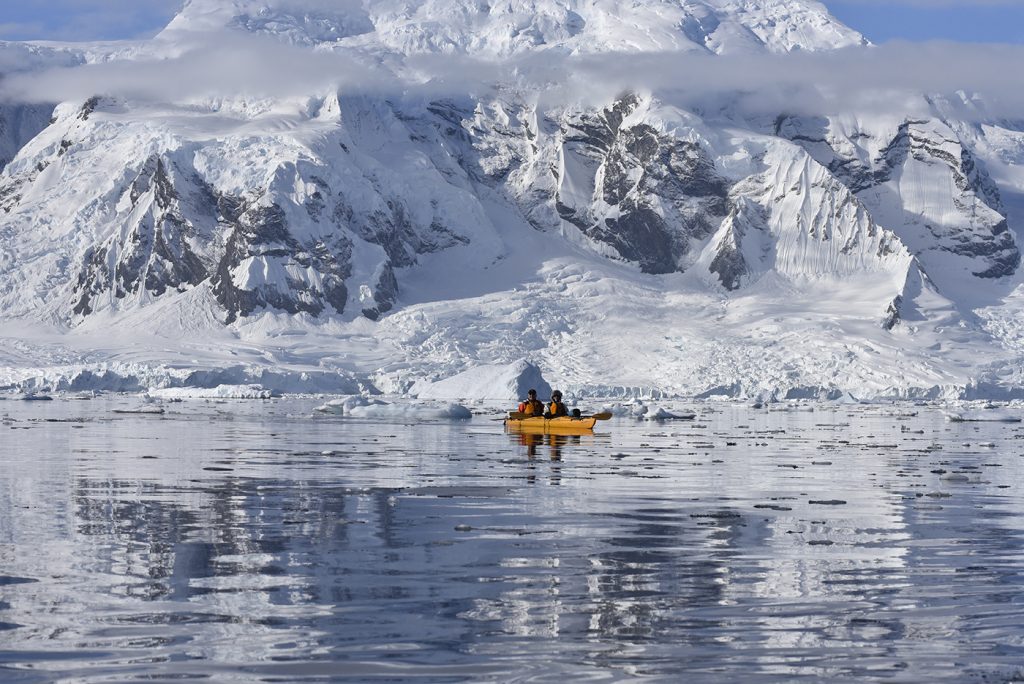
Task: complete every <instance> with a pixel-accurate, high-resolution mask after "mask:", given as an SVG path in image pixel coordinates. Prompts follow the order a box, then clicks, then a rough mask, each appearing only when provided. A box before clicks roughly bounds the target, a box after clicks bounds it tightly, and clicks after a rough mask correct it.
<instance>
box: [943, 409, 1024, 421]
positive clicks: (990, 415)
mask: <svg viewBox="0 0 1024 684" xmlns="http://www.w3.org/2000/svg"><path fill="white" fill-rule="evenodd" d="M946 420H948V421H949V422H951V423H1019V422H1021V420H1022V418H1021V416H1019V415H1017V414H1013V413H1010V412H1009V411H998V410H992V409H980V410H976V411H947V412H946Z"/></svg>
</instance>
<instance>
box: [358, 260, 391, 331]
mask: <svg viewBox="0 0 1024 684" xmlns="http://www.w3.org/2000/svg"><path fill="white" fill-rule="evenodd" d="M397 298H398V279H397V278H395V271H394V269H393V268H391V265H390V264H384V265H383V266H381V267H380V268H379V269H377V273H376V277H375V278H374V287H373V301H374V303H375V306H368V307H365V308H364V309H363V315H364V316H366V317H367V318H369V319H370V320H371V321H376V320H378V319H379V318H380V317H381V316H383V315H384V314H386V313H387V312H388V311H391V309H392V308H393V307H394V305H395V300H396V299H397Z"/></svg>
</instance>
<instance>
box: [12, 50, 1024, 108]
mask: <svg viewBox="0 0 1024 684" xmlns="http://www.w3.org/2000/svg"><path fill="white" fill-rule="evenodd" d="M5 59H6V67H7V68H6V69H5V70H6V71H8V76H7V77H6V78H5V79H4V80H2V81H0V98H3V99H8V100H21V101H31V102H41V101H42V102H58V101H68V100H70V101H74V100H84V99H87V98H88V97H91V96H92V95H96V94H103V95H111V96H117V97H123V98H127V99H131V100H141V101H148V102H161V103H169V102H180V101H185V100H192V99H197V98H205V97H209V96H227V95H232V94H245V95H253V96H271V97H273V96H278V97H286V96H293V95H313V94H320V93H322V92H324V91H325V90H327V89H334V88H337V89H340V90H341V91H343V92H347V93H376V94H384V95H388V96H393V97H401V96H407V95H412V96H416V97H419V96H422V97H441V96H457V95H463V94H478V93H481V92H486V91H489V90H490V89H491V88H492V87H493V86H494V84H496V83H511V84H518V85H521V86H522V87H524V88H528V89H531V90H537V91H539V92H541V93H542V94H543V95H544V97H546V98H547V99H548V100H549V101H559V100H560V101H564V102H585V103H593V104H601V103H605V102H607V101H608V100H609V99H610V98H612V97H614V96H615V95H617V94H619V93H621V92H622V91H624V90H637V91H650V92H654V93H657V94H658V95H659V96H661V97H663V98H664V99H666V100H670V101H672V102H676V103H679V104H680V105H682V106H687V107H699V108H702V109H705V110H707V109H709V108H713V107H715V106H717V105H719V104H721V103H724V102H729V103H730V104H731V105H732V106H734V107H739V108H741V109H743V110H746V111H748V112H751V113H763V114H777V113H779V112H782V111H788V112H803V113H809V114H836V113H843V112H846V111H851V110H856V111H865V110H891V111H893V112H902V113H912V112H908V111H907V108H908V107H912V106H914V103H921V102H922V98H921V95H923V94H941V95H952V94H954V93H956V92H957V91H965V92H967V93H969V94H970V95H977V96H979V97H981V98H982V99H984V100H985V102H986V104H987V106H988V110H989V112H990V113H992V114H994V115H999V116H1015V117H1021V116H1024V70H1021V69H1019V68H1017V65H1020V64H1024V46H1009V45H966V44H958V43H924V44H922V43H913V44H911V43H890V44H886V45H883V46H878V47H872V48H854V49H847V50H839V51H834V52H825V53H796V54H788V55H764V54H759V55H752V56H733V57H728V56H710V55H701V54H693V53H686V54H683V53H657V54H633V55H626V54H613V55H607V54H606V55H591V56H565V55H558V54H552V53H547V52H544V53H540V54H534V55H530V56H526V57H523V58H518V59H512V60H504V61H486V60H473V59H469V58H466V57H452V56H448V57H445V56H419V57H411V58H408V60H407V61H406V62H405V63H402V64H400V65H399V66H398V67H397V68H396V70H397V72H398V73H399V74H400V75H396V73H395V71H392V70H391V69H389V68H385V67H384V66H381V65H380V64H379V63H378V62H377V61H375V60H374V58H371V57H369V56H368V55H367V54H365V53H360V52H356V51H336V52H325V51H313V50H310V49H305V48H301V47H296V46H291V45H286V44H283V43H281V42H279V41H277V40H274V39H272V38H269V37H259V36H251V35H248V36H247V35H242V34H237V33H224V34H219V35H217V36H216V38H215V39H207V40H205V41H204V42H203V43H202V44H196V45H193V46H192V47H191V48H188V49H185V50H184V51H183V52H182V53H181V54H180V55H179V56H177V57H174V58H168V59H148V60H138V61H114V62H106V63H100V64H93V65H87V66H77V67H68V66H63V67H56V68H45V69H41V70H40V69H36V70H33V71H32V72H29V73H25V72H22V73H16V72H15V73H11V72H12V71H14V70H13V69H12V68H11V67H12V66H14V65H13V64H12V63H11V59H12V58H11V57H10V55H8V56H6V58H5V55H4V53H3V51H0V65H3V64H4V63H5V62H4V60H5Z"/></svg>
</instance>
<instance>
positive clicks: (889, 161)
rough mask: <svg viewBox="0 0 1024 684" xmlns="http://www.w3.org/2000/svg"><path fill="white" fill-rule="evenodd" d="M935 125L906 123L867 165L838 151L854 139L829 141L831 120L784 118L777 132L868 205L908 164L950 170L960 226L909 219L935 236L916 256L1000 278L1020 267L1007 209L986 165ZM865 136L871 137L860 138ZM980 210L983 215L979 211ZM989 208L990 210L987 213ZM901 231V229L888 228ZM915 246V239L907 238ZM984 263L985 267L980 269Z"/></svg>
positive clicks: (926, 122)
mask: <svg viewBox="0 0 1024 684" xmlns="http://www.w3.org/2000/svg"><path fill="white" fill-rule="evenodd" d="M932 123H933V122H930V121H926V120H908V121H905V122H904V123H903V124H902V125H901V126H900V127H899V129H898V131H897V133H896V135H895V137H894V138H893V139H892V140H891V141H889V142H888V143H887V144H886V145H885V146H884V147H883V148H882V150H881V152H880V153H879V154H878V155H877V157H876V158H875V159H873V160H871V161H870V162H869V163H865V162H864V161H862V160H861V159H858V158H855V157H849V156H843V154H841V153H840V152H838V151H837V149H836V148H837V147H841V146H843V143H844V142H845V143H846V146H848V145H849V143H851V142H857V140H856V139H854V140H849V141H843V140H839V139H834V138H832V137H831V133H830V131H829V129H828V127H829V122H828V120H827V119H803V118H799V117H787V116H783V117H780V118H779V119H778V120H776V122H775V133H776V134H777V135H780V136H783V137H786V138H789V139H790V140H793V141H794V142H796V143H798V144H800V145H801V146H802V147H804V149H806V150H807V151H808V153H810V154H811V156H813V157H814V158H815V159H816V160H817V161H819V162H820V163H822V164H823V165H825V166H826V167H827V168H828V169H829V171H830V172H832V174H833V175H834V176H835V177H836V178H837V179H839V180H840V181H841V182H842V183H843V184H844V185H846V186H847V187H849V188H850V189H851V190H852V191H853V192H854V193H856V194H857V195H858V197H859V198H860V199H861V200H862V201H864V202H865V203H866V204H867V205H868V206H869V207H871V206H872V196H873V192H874V191H875V190H876V188H879V187H880V186H883V185H885V184H886V183H889V182H890V181H892V180H893V179H894V178H896V177H897V176H896V174H897V173H898V172H899V171H901V170H902V169H904V168H905V167H906V166H907V165H908V163H911V162H915V163H920V164H926V165H935V164H941V165H943V166H945V167H947V168H948V169H949V172H950V174H951V177H952V180H953V183H954V185H955V187H956V189H957V191H958V192H959V193H960V194H959V195H958V196H955V197H954V198H953V199H954V204H955V205H956V207H957V209H958V210H959V211H960V213H961V214H962V216H963V219H962V222H961V226H958V227H950V226H943V225H936V224H937V222H935V221H929V220H927V218H926V217H925V219H924V220H923V221H922V220H921V218H920V217H918V216H908V217H907V221H908V223H911V224H918V223H921V224H922V225H923V226H924V227H925V229H926V230H927V231H928V232H929V233H930V234H931V236H932V238H934V239H931V240H929V241H928V242H927V244H922V245H917V247H916V250H915V251H916V252H918V253H921V252H923V251H926V250H932V249H934V250H941V251H944V252H949V253H952V254H956V255H958V256H962V257H967V258H970V259H972V260H973V263H974V266H972V273H973V274H974V275H975V276H977V277H979V278H1001V277H1004V276H1008V275H1012V274H1013V273H1015V272H1016V271H1017V268H1018V267H1019V266H1020V262H1021V254H1020V249H1019V247H1018V246H1017V244H1016V241H1015V240H1014V238H1013V235H1012V233H1011V232H1010V231H1009V230H1008V226H1007V222H1006V218H1005V214H1004V212H1005V208H1004V206H1003V202H1002V198H1001V196H1000V193H999V188H998V187H997V186H996V184H995V182H994V181H993V180H992V178H991V177H990V176H989V174H988V172H987V171H986V170H985V168H984V166H983V164H981V162H980V161H978V159H977V158H976V157H975V155H974V154H973V153H972V152H971V151H970V149H969V148H968V147H967V146H966V145H964V144H963V143H962V142H961V141H960V140H959V139H956V137H955V134H954V133H953V131H951V130H948V131H946V132H945V133H940V132H939V131H937V130H935V127H934V126H933V125H932ZM862 137H867V136H866V134H862ZM978 207H981V208H983V211H978ZM989 210H991V211H989ZM886 227H889V228H892V229H894V230H896V231H897V233H900V232H902V231H901V227H900V226H898V225H897V226H886ZM908 242H910V243H911V244H913V242H914V241H913V240H908ZM979 261H980V263H981V264H982V266H981V268H978V267H977V263H978V262H979Z"/></svg>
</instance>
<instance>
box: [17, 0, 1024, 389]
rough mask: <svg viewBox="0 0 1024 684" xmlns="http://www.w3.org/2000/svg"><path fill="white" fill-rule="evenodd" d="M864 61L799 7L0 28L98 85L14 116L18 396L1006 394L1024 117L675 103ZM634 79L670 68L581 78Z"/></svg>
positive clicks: (247, 7) (310, 7) (800, 3)
mask: <svg viewBox="0 0 1024 684" xmlns="http://www.w3.org/2000/svg"><path fill="white" fill-rule="evenodd" d="M865 45H866V41H865V40H864V39H863V37H862V36H860V35H859V34H858V33H856V32H855V31H852V30H851V29H849V28H848V27H845V26H843V25H842V24H841V23H839V22H838V21H836V20H835V19H834V18H833V17H832V16H831V15H830V14H829V13H828V11H827V10H826V8H825V7H824V6H823V5H821V4H820V3H818V2H813V1H810V0H758V1H756V2H755V1H754V0H639V1H637V2H632V3H620V2H615V1H613V0H566V1H563V2H552V1H550V0H506V1H504V2H485V1H483V0H420V1H417V2H409V1H407V0H402V1H399V0H374V1H373V2H369V1H368V0H367V1H366V2H361V1H360V0H346V1H343V2H326V1H316V0H190V1H189V2H187V4H186V5H185V7H184V8H183V10H182V11H181V13H180V14H179V15H178V16H177V17H176V18H175V19H174V20H173V21H172V22H171V23H170V25H169V26H168V27H167V28H166V29H165V30H164V31H163V32H162V33H160V34H159V35H158V36H156V37H155V38H154V39H152V40H150V41H144V42H138V43H115V44H102V45H100V44H90V45H20V44H7V45H6V46H4V47H3V49H2V50H0V57H3V55H7V56H8V58H5V59H0V65H16V67H11V66H8V67H5V68H7V69H8V71H9V72H10V73H12V74H13V73H14V72H15V71H17V72H18V74H20V75H21V76H24V75H25V74H26V73H27V74H29V75H31V76H32V77H33V78H35V76H34V75H36V74H38V82H39V83H41V84H44V85H40V86H38V87H39V88H43V89H44V90H45V84H50V83H52V84H55V85H53V90H54V92H55V93H60V92H62V91H61V88H60V85H61V84H64V83H67V82H73V83H74V85H75V87H74V88H72V89H71V91H72V92H79V93H80V92H81V89H82V87H83V83H88V84H90V87H92V90H90V91H89V94H88V96H85V95H83V96H81V97H76V98H68V97H66V96H65V97H55V98H54V100H53V102H55V103H56V104H53V103H50V104H46V103H40V102H39V100H41V99H45V97H44V96H40V95H39V94H36V95H34V96H33V97H21V98H17V97H15V96H13V95H10V96H9V99H8V101H7V102H6V103H0V165H2V167H3V171H2V174H0V316H2V317H3V321H4V323H3V332H0V366H6V370H4V371H0V385H3V384H6V382H19V381H20V382H24V381H27V379H30V378H35V380H31V382H36V383H43V384H45V383H47V382H52V381H53V380H54V379H61V378H63V380H62V382H63V383H64V384H63V385H61V386H82V387H84V386H88V385H89V383H93V382H100V383H102V382H107V383H108V384H111V383H112V384H113V385H116V386H117V387H123V386H125V383H127V386H136V385H137V386H140V387H142V386H146V385H148V384H161V383H163V384H166V383H168V382H179V383H180V382H200V381H209V382H213V381H217V382H220V381H225V380H231V379H232V378H235V379H238V378H241V377H242V376H244V379H245V380H246V381H252V380H253V378H254V377H255V378H263V379H264V380H265V381H266V382H268V383H270V384H274V383H277V385H280V386H282V387H284V388H287V389H302V388H307V389H337V390H344V391H352V390H353V388H364V389H365V388H376V389H379V390H382V391H397V392H403V391H407V390H409V389H410V388H412V387H413V386H414V385H415V384H416V383H417V382H418V383H419V384H418V385H416V386H418V387H420V388H422V387H423V386H424V385H423V382H424V381H429V380H437V379H441V378H444V377H450V376H452V375H455V374H457V373H459V372H462V371H466V370H468V369H472V368H474V367H477V366H485V365H493V364H503V363H512V362H515V361H517V360H518V359H522V358H528V359H532V360H534V361H535V362H536V363H538V364H539V365H540V366H541V368H542V369H543V370H544V372H545V376H546V377H547V378H548V380H549V381H551V382H552V383H553V384H555V383H557V384H562V385H566V386H568V387H571V388H574V389H576V390H577V391H580V392H591V393H597V394H610V393H629V392H631V391H640V390H635V389H634V390H630V389H628V388H646V389H649V390H650V389H653V390H659V391H663V392H667V393H674V394H711V395H713V394H726V395H732V396H737V395H754V394H766V395H767V394H773V393H774V394H776V395H777V396H784V395H786V394H787V393H788V394H789V395H791V396H803V395H811V394H813V395H817V394H826V395H827V394H829V393H830V392H831V393H836V392H839V391H840V390H845V391H852V392H854V393H855V394H856V395H857V396H862V397H870V396H936V395H945V396H953V395H958V394H964V393H972V392H973V393H986V392H988V393H1007V392H1009V393H1012V392H1014V391H1015V388H1016V387H1017V386H1018V385H1019V382H1020V380H1021V378H1020V359H1021V350H1024V334H1022V333H1021V330H1024V327H1021V326H1019V325H1018V324H1017V323H1016V321H1017V320H1018V315H1017V312H1018V311H1019V308H1020V307H1019V305H1018V302H1020V301H1021V296H1020V294H1019V293H1018V286H1019V275H1018V270H1019V265H1020V251H1019V248H1018V242H1017V232H1016V231H1017V229H1018V227H1019V226H1021V225H1024V224H1021V221H1022V220H1024V213H1021V212H1022V210H1024V201H1021V198H1024V176H1022V175H1020V174H1017V173H1016V170H1015V167H1016V165H1017V163H1018V161H1020V160H1021V159H1024V133H1022V132H1020V131H1018V130H1016V128H1015V127H1014V125H1012V124H1008V123H1006V122H1005V121H1004V120H1003V119H998V120H997V119H996V118H994V117H991V118H990V119H989V120H985V118H984V116H974V117H972V118H971V119H970V120H965V119H963V118H957V116H956V115H955V112H958V111H960V110H961V109H962V107H960V106H959V105H958V106H953V105H952V104H950V102H948V101H944V100H941V99H938V98H937V96H936V94H933V93H920V94H918V95H917V96H916V100H915V101H914V104H913V107H911V108H910V109H912V111H909V110H908V112H906V113H904V114H901V113H893V112H892V111H891V110H886V111H885V112H884V113H880V112H879V111H877V110H874V109H873V108H872V107H869V106H865V109H864V111H849V112H845V113H843V114H842V115H841V116H840V115H812V114H807V113H793V112H787V111H776V112H774V113H773V115H771V116H765V115H764V114H763V113H750V112H747V111H745V110H744V109H743V108H742V107H739V106H733V105H730V103H729V102H730V98H729V97H721V94H719V97H718V98H717V99H715V100H714V101H713V103H712V104H713V106H711V105H708V106H691V103H690V101H689V100H688V99H685V98H683V99H680V97H679V96H678V91H685V90H686V87H687V83H690V82H691V79H692V78H696V76H695V75H691V73H690V72H688V71H687V69H692V68H693V66H694V65H700V64H708V63H713V62H707V61H701V60H720V59H741V60H742V59H746V60H747V62H746V63H748V64H756V62H757V60H758V59H760V58H761V57H760V56H778V55H789V54H794V53H800V54H807V53H820V52H830V53H831V52H835V51H842V50H843V49H854V48H857V47H858V46H865ZM862 49H870V48H862ZM684 58H685V59H684ZM694 59H695V60H697V61H692V60H694ZM679 60H681V61H679ZM624 64H625V65H637V66H640V65H649V66H650V65H653V66H652V67H651V71H656V72H657V73H656V74H654V75H653V76H652V74H651V73H637V74H636V79H635V87H633V86H634V82H633V80H631V79H627V80H626V82H625V83H624V84H620V83H619V82H618V81H617V80H615V79H613V78H611V77H609V79H608V82H606V83H602V82H600V81H594V82H587V81H586V80H585V79H586V78H589V77H593V76H594V75H595V74H597V75H600V74H602V73H609V74H610V73H613V72H616V70H621V69H622V65H624ZM578 65H584V67H585V68H581V69H580V70H579V71H574V70H573V69H574V66H578ZM628 68H629V67H628V66H627V69H628ZM676 68H678V69H679V73H678V74H677V73H675V71H674V70H675V69H676ZM654 76H656V77H654ZM580 79H584V81H583V82H581V81H580ZM23 81H24V78H23ZM26 83H27V85H26V86H25V87H26V88H30V86H32V85H33V84H32V83H30V82H26ZM339 84H340V85H339ZM264 85H265V86H266V87H265V88H264V87H263V86H264ZM622 85H624V86H625V87H621V86H622ZM26 100H31V101H32V102H31V103H29V104H26V103H25V102H24V101H26ZM796 109H799V108H796ZM230 369H234V370H235V371H237V372H235V373H234V374H232V372H231V371H230ZM83 372H87V374H86V375H84V376H83V375H82V373H83ZM102 373H106V375H105V376H101V375H100V374H102ZM76 375H77V376H78V377H80V378H81V377H84V378H85V379H84V380H82V379H80V381H79V384H78V385H73V382H72V381H71V380H68V378H69V377H72V376H76ZM100 377H104V378H107V380H99V379H97V378H100ZM4 378H6V379H7V380H6V381H5V380H4ZM332 378H334V379H332ZM69 383H72V384H70V385H69Z"/></svg>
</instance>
